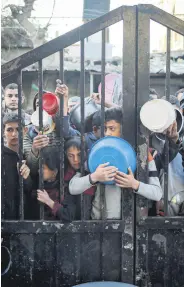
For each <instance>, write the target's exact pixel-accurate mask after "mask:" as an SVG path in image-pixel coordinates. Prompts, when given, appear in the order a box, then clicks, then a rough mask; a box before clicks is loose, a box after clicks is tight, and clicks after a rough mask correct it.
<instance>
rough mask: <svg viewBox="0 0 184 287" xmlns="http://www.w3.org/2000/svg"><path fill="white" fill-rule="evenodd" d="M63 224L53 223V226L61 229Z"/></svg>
mask: <svg viewBox="0 0 184 287" xmlns="http://www.w3.org/2000/svg"><path fill="white" fill-rule="evenodd" d="M63 225H64V224H61V223H54V226H55V227H56V228H58V229H61V228H62V227H63Z"/></svg>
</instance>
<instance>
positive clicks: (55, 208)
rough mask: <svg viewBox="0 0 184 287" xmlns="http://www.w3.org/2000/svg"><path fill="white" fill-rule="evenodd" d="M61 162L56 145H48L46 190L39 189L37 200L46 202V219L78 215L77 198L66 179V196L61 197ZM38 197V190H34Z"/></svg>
mask: <svg viewBox="0 0 184 287" xmlns="http://www.w3.org/2000/svg"><path fill="white" fill-rule="evenodd" d="M58 166H59V162H58V151H57V149H56V148H54V147H47V148H44V150H43V179H44V190H43V191H42V190H37V200H38V201H39V202H42V203H44V204H45V206H44V219H45V220H54V219H60V220H63V221H72V220H74V219H75V217H76V198H75V196H72V195H71V194H69V192H68V187H67V182H66V180H65V186H64V196H63V198H62V199H61V203H60V199H59V189H60V185H59V180H58V177H59V168H58ZM33 196H34V197H35V198H36V192H35V191H33Z"/></svg>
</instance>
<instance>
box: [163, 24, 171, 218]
mask: <svg viewBox="0 0 184 287" xmlns="http://www.w3.org/2000/svg"><path fill="white" fill-rule="evenodd" d="M170 43H171V30H170V29H169V28H167V51H166V80H165V96H166V100H167V101H169V99H170ZM168 166H169V141H168V139H167V137H165V155H164V215H165V216H167V215H168V171H169V169H168Z"/></svg>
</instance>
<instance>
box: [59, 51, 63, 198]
mask: <svg viewBox="0 0 184 287" xmlns="http://www.w3.org/2000/svg"><path fill="white" fill-rule="evenodd" d="M59 64H60V67H59V79H60V80H61V81H62V83H64V51H63V50H62V51H60V52H59ZM63 114H64V101H63V97H61V98H60V191H59V200H60V202H61V200H62V197H63V195H64V137H63V125H64V124H63V117H64V116H63Z"/></svg>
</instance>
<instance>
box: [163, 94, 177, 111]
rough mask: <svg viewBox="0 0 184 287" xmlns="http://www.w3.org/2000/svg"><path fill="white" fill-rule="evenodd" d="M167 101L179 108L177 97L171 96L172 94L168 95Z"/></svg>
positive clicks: (164, 98)
mask: <svg viewBox="0 0 184 287" xmlns="http://www.w3.org/2000/svg"><path fill="white" fill-rule="evenodd" d="M162 100H165V101H167V100H166V97H165V96H164V97H162ZM169 102H170V103H171V104H172V105H176V106H177V107H178V108H180V102H179V101H178V99H177V98H176V97H175V96H173V95H170V98H169Z"/></svg>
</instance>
